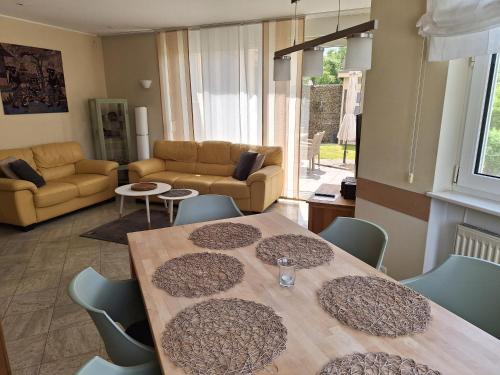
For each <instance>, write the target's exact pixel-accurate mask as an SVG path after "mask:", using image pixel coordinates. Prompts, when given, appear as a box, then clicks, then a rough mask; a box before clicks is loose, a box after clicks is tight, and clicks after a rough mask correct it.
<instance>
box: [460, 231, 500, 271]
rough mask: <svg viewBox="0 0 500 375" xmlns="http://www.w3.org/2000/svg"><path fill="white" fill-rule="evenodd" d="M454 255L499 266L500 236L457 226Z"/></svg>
mask: <svg viewBox="0 0 500 375" xmlns="http://www.w3.org/2000/svg"><path fill="white" fill-rule="evenodd" d="M455 254H459V255H466V256H469V257H474V258H480V259H484V260H489V261H490V262H495V263H499V264H500V235H498V234H496V233H492V232H488V231H486V230H484V229H481V228H477V227H474V226H472V225H468V224H458V225H457V237H456V239H455Z"/></svg>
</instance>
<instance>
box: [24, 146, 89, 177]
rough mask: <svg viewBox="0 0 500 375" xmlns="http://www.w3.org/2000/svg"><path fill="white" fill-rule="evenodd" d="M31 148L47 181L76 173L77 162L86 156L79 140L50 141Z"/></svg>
mask: <svg viewBox="0 0 500 375" xmlns="http://www.w3.org/2000/svg"><path fill="white" fill-rule="evenodd" d="M31 149H32V150H33V157H34V159H35V163H36V165H37V167H38V170H39V171H40V173H41V174H42V176H43V178H44V179H45V180H47V181H50V180H54V179H56V178H61V177H66V176H71V175H74V174H75V163H76V162H78V161H80V160H83V159H84V158H85V156H84V155H83V151H82V148H81V146H80V144H79V143H78V142H61V143H48V144H45V145H38V146H33V147H32V148H31Z"/></svg>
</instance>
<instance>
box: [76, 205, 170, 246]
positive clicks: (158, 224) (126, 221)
mask: <svg viewBox="0 0 500 375" xmlns="http://www.w3.org/2000/svg"><path fill="white" fill-rule="evenodd" d="M174 212H175V208H174ZM169 226H171V224H170V222H169V221H168V218H167V213H166V211H165V210H151V229H158V228H165V227H169ZM148 229H149V228H148V221H147V218H146V210H145V209H141V210H138V211H135V212H132V213H131V214H129V215H126V216H123V217H122V218H120V219H117V220H114V221H112V222H110V223H106V224H103V225H101V226H99V227H97V228H94V229H92V230H89V231H88V232H85V233H82V234H81V235H80V236H81V237H87V238H93V239H95V240H101V241H108V242H116V243H121V244H124V245H127V244H128V240H127V233H132V232H140V231H143V230H148Z"/></svg>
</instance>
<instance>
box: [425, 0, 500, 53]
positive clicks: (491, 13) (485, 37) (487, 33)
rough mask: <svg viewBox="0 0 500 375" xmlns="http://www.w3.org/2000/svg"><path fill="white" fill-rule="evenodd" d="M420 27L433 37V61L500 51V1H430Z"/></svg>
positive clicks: (430, 41) (430, 38)
mask: <svg viewBox="0 0 500 375" xmlns="http://www.w3.org/2000/svg"><path fill="white" fill-rule="evenodd" d="M417 27H418V28H419V34H420V35H422V36H424V37H429V54H428V60H429V61H444V60H452V59H457V58H462V57H471V56H480V55H488V54H491V53H496V52H500V1H499V0H427V12H426V13H425V14H424V15H423V16H422V17H421V18H420V20H419V21H418V23H417Z"/></svg>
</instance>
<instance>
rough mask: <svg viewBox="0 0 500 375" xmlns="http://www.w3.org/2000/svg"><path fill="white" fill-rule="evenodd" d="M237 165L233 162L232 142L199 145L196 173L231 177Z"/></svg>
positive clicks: (202, 143) (211, 142) (201, 143)
mask: <svg viewBox="0 0 500 375" xmlns="http://www.w3.org/2000/svg"><path fill="white" fill-rule="evenodd" d="M234 168H235V163H233V162H232V161H231V142H223V141H205V142H200V143H198V163H197V164H196V173H198V174H206V175H213V176H225V177H227V176H231V175H232V174H233V172H234Z"/></svg>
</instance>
